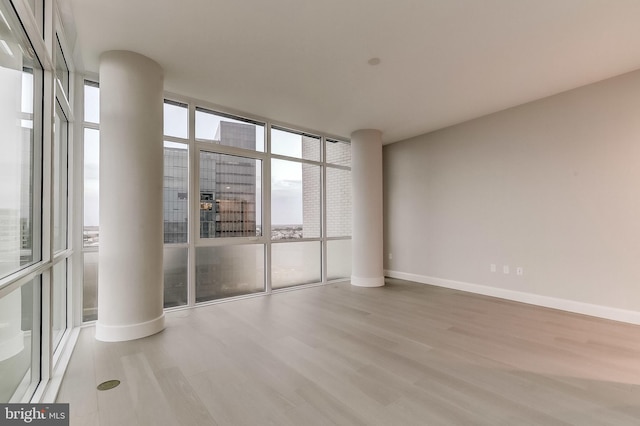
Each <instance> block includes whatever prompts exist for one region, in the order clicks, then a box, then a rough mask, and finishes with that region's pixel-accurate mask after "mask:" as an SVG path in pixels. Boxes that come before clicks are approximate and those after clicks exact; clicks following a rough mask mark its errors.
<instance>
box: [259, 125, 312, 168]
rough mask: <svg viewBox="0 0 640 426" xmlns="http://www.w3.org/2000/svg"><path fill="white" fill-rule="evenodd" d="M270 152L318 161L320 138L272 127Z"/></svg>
mask: <svg viewBox="0 0 640 426" xmlns="http://www.w3.org/2000/svg"><path fill="white" fill-rule="evenodd" d="M271 152H272V153H273V154H278V155H286V156H288V157H296V158H302V159H304V160H312V161H320V138H319V137H317V136H312V135H307V134H300V133H294V132H290V131H287V130H281V129H277V128H275V127H274V128H272V129H271Z"/></svg>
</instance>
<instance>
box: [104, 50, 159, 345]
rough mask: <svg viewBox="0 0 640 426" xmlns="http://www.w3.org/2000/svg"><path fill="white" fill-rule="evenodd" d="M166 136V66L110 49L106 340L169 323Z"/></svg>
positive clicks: (144, 333) (150, 331) (133, 336)
mask: <svg viewBox="0 0 640 426" xmlns="http://www.w3.org/2000/svg"><path fill="white" fill-rule="evenodd" d="M162 138H163V72H162V69H161V68H160V66H159V65H158V64H157V63H156V62H154V61H152V60H151V59H149V58H146V57H144V56H141V55H139V54H137V53H133V52H126V51H110V52H105V53H103V54H102V56H101V57H100V251H99V268H98V274H99V275H98V322H97V325H96V339H98V340H102V341H107V342H114V341H123V340H132V339H137V338H140V337H145V336H149V335H151V334H154V333H157V332H159V331H161V330H162V329H163V328H164V313H163V272H162V252H163V228H162V220H163V219H162V179H163V177H162V175H163V139H162Z"/></svg>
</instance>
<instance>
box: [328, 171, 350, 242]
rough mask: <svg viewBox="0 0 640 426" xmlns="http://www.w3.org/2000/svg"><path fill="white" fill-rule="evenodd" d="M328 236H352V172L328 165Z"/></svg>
mask: <svg viewBox="0 0 640 426" xmlns="http://www.w3.org/2000/svg"><path fill="white" fill-rule="evenodd" d="M327 236H328V237H349V236H351V172H350V171H349V170H342V169H334V168H332V167H327Z"/></svg>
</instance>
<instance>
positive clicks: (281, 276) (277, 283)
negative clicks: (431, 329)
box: [271, 241, 322, 289]
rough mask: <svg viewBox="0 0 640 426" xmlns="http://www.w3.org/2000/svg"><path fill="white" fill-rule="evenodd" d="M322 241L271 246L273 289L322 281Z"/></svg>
mask: <svg viewBox="0 0 640 426" xmlns="http://www.w3.org/2000/svg"><path fill="white" fill-rule="evenodd" d="M321 258H322V257H321V243H320V241H305V242H296V243H277V244H272V245H271V288H272V289H278V288H284V287H291V286H294V285H300V284H310V283H318V282H320V281H322V278H321V276H322V272H321V266H320V260H321Z"/></svg>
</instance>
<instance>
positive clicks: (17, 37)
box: [0, 2, 42, 277]
mask: <svg viewBox="0 0 640 426" xmlns="http://www.w3.org/2000/svg"><path fill="white" fill-rule="evenodd" d="M0 11H1V12H2V13H3V16H4V19H3V21H6V23H7V24H9V26H6V25H5V24H3V23H0V25H2V26H4V27H6V28H5V29H4V30H3V31H2V37H1V40H0V41H1V42H2V43H0V135H1V137H0V277H3V276H6V275H8V274H10V273H12V272H15V271H16V270H18V269H20V268H22V267H23V266H26V265H29V264H31V263H33V262H37V261H39V260H40V258H41V250H40V246H41V245H40V243H41V207H40V204H41V200H42V189H41V182H42V179H41V176H42V165H41V163H40V162H39V161H38V159H39V158H40V157H41V151H42V141H41V140H35V137H34V134H39V133H40V131H36V132H35V133H34V128H35V129H36V130H38V129H40V127H41V123H42V121H41V118H40V117H41V107H42V71H41V69H40V68H39V65H38V62H37V61H35V60H34V59H33V58H31V57H29V56H28V52H29V51H32V50H31V46H30V45H28V43H27V42H25V41H23V40H25V38H24V34H23V33H22V31H21V29H22V27H21V25H20V22H19V21H18V20H17V19H16V18H15V16H14V14H13V10H12V9H9V8H8V7H7V3H6V2H3V3H0Z"/></svg>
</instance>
